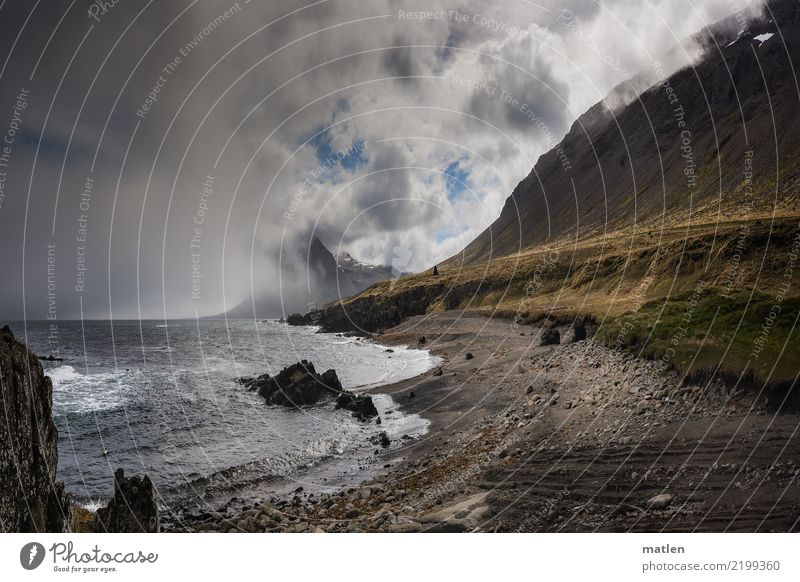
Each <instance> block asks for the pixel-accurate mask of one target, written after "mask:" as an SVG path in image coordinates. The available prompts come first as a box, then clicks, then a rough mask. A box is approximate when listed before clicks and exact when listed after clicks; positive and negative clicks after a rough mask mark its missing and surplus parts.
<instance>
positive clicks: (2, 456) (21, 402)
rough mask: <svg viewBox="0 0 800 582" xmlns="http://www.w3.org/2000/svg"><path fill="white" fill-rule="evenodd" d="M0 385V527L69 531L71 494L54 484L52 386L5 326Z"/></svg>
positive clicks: (0, 342)
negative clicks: (0, 389) (0, 396)
mask: <svg viewBox="0 0 800 582" xmlns="http://www.w3.org/2000/svg"><path fill="white" fill-rule="evenodd" d="M0 384H1V385H2V386H1V388H2V399H0V403H1V406H0V415H1V417H2V418H1V419H0V531H4V532H64V531H67V530H68V528H69V524H70V503H69V497H68V496H67V494H66V493H65V491H64V485H63V483H55V476H56V465H57V463H58V431H57V430H56V427H55V425H54V424H53V419H52V415H51V412H52V406H53V385H52V384H51V382H50V378H48V377H47V376H45V375H44V371H43V370H42V365H41V364H40V363H39V359H38V358H37V357H36V355H35V354H34V353H33V352H32V351H30V350H29V349H28V348H27V347H26V346H25V345H24V344H22V343H20V342H18V341H17V340H16V339H15V338H14V334H13V333H12V332H11V330H10V329H9V328H8V327H4V328H3V329H2V331H0Z"/></svg>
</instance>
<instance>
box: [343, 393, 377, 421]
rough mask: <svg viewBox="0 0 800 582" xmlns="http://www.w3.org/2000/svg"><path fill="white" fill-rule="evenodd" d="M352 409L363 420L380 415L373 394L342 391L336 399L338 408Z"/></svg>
mask: <svg viewBox="0 0 800 582" xmlns="http://www.w3.org/2000/svg"><path fill="white" fill-rule="evenodd" d="M342 408H343V409H344V410H350V411H351V412H353V413H354V414H355V415H356V416H357V417H358V418H360V419H361V420H365V419H367V418H371V417H373V416H378V409H377V408H375V404H374V403H373V402H372V396H364V395H356V394H353V393H352V392H342V394H341V395H340V396H339V398H337V399H336V410H339V409H342Z"/></svg>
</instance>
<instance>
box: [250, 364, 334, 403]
mask: <svg viewBox="0 0 800 582" xmlns="http://www.w3.org/2000/svg"><path fill="white" fill-rule="evenodd" d="M239 381H240V382H241V383H242V384H243V385H244V386H245V387H246V388H248V389H249V390H253V391H257V392H258V394H259V395H260V396H261V397H263V398H264V400H266V402H267V404H273V405H280V406H304V405H309V404H317V403H318V402H320V401H322V400H327V399H333V398H337V397H338V396H339V395H340V394H341V393H342V392H343V390H342V384H341V382H339V378H338V377H337V376H336V372H335V371H334V370H328V371H327V372H325V373H324V374H317V372H316V370H314V364H312V363H311V362H308V361H306V360H303V361H302V362H299V363H297V364H294V365H292V366H289V367H288V368H284V369H283V370H281V372H280V374H278V375H277V376H275V377H272V376H270V375H269V374H264V375H263V376H259V377H258V378H240V379H239Z"/></svg>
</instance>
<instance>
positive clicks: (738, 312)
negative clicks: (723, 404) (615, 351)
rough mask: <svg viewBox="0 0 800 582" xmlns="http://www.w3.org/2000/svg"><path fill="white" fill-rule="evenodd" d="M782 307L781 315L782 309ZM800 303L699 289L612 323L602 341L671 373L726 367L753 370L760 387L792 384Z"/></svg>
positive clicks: (799, 362) (729, 371) (799, 349)
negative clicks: (765, 383)
mask: <svg viewBox="0 0 800 582" xmlns="http://www.w3.org/2000/svg"><path fill="white" fill-rule="evenodd" d="M775 306H777V309H776V307H775ZM798 310H800V297H788V298H785V299H783V300H782V301H779V300H778V299H777V298H776V297H775V296H774V295H766V294H755V295H753V296H752V298H751V297H750V293H749V292H736V293H732V294H730V295H729V296H727V297H725V296H723V295H721V294H720V293H719V291H718V290H716V289H708V288H706V289H697V288H696V289H695V290H694V291H691V292H687V293H684V294H681V295H678V296H676V297H672V298H670V299H668V300H658V301H650V302H648V303H646V304H644V305H643V306H642V307H641V309H640V310H639V311H638V312H636V313H629V314H625V315H621V316H619V317H616V318H613V319H610V320H607V321H606V322H604V324H603V326H602V328H601V329H600V330H599V332H598V337H599V338H600V339H601V340H602V341H604V342H605V343H606V344H607V345H609V346H612V347H613V346H618V347H620V348H622V349H625V350H627V351H629V352H631V353H634V354H635V355H637V356H640V357H645V358H648V359H653V360H659V361H660V362H662V363H663V365H664V366H665V368H667V367H668V368H674V369H677V370H678V371H679V372H681V373H684V374H687V373H688V374H690V375H700V374H704V373H707V372H711V371H713V370H715V369H716V368H717V366H719V367H720V371H721V372H723V373H724V374H726V375H738V374H740V373H741V372H742V371H743V370H745V369H747V370H748V371H749V372H751V373H752V375H753V377H754V378H755V379H756V380H758V381H765V380H769V382H770V383H772V384H782V383H791V382H792V381H793V380H794V379H795V377H796V375H797V373H798V371H800V342H799V341H798V332H797V331H796V329H795V325H796V324H797V315H798Z"/></svg>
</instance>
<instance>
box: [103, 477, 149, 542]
mask: <svg viewBox="0 0 800 582" xmlns="http://www.w3.org/2000/svg"><path fill="white" fill-rule="evenodd" d="M94 529H95V531H98V532H108V533H158V532H159V531H161V523H160V520H159V516H158V503H157V502H156V495H155V490H154V488H153V483H152V481H150V477H148V476H147V475H145V476H144V478H143V479H140V478H139V477H138V476H136V475H134V476H133V477H130V478H127V477H125V472H124V471H123V470H122V469H117V470H116V472H115V473H114V498H113V499H112V500H111V501H109V502H108V505H107V506H106V507H105V508H102V509H98V510H97V517H96V519H95V527H94Z"/></svg>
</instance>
